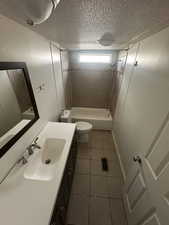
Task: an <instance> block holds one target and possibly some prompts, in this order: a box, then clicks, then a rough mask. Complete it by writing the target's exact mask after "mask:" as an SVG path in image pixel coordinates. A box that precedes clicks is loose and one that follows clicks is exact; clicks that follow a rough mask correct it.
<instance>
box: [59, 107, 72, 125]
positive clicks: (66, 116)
mask: <svg viewBox="0 0 169 225" xmlns="http://www.w3.org/2000/svg"><path fill="white" fill-rule="evenodd" d="M60 121H61V122H64V123H71V122H72V120H71V110H64V111H63V112H62V113H61V116H60Z"/></svg>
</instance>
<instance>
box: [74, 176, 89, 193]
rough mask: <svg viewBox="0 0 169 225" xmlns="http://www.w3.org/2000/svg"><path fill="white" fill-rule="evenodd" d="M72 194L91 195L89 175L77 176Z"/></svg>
mask: <svg viewBox="0 0 169 225" xmlns="http://www.w3.org/2000/svg"><path fill="white" fill-rule="evenodd" d="M72 193H73V194H80V195H86V196H89V194H90V177H89V175H78V174H75V176H74V179H73V185H72Z"/></svg>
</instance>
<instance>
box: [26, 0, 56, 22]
mask: <svg viewBox="0 0 169 225" xmlns="http://www.w3.org/2000/svg"><path fill="white" fill-rule="evenodd" d="M59 2H60V0H36V1H35V0H28V3H27V5H28V8H29V18H28V19H27V24H29V25H31V26H34V25H37V24H41V23H43V22H45V21H46V20H47V19H48V18H49V17H50V16H51V14H52V12H53V11H54V10H55V8H56V6H57V5H58V4H59Z"/></svg>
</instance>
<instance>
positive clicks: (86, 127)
mask: <svg viewBox="0 0 169 225" xmlns="http://www.w3.org/2000/svg"><path fill="white" fill-rule="evenodd" d="M92 127H93V126H92V124H90V123H88V122H83V121H79V122H76V128H77V130H78V131H79V132H80V133H88V132H89V131H90V130H91V129H92Z"/></svg>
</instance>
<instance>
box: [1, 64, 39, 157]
mask: <svg viewBox="0 0 169 225" xmlns="http://www.w3.org/2000/svg"><path fill="white" fill-rule="evenodd" d="M15 69H22V70H23V74H24V77H25V81H26V85H27V88H28V93H29V96H30V99H31V103H32V107H33V110H34V113H35V118H34V119H33V120H31V121H30V122H29V123H28V124H27V125H26V126H24V127H23V128H22V129H21V130H20V131H19V132H18V133H17V134H16V135H15V136H14V137H12V138H11V139H10V140H9V141H8V142H7V143H6V144H5V145H4V146H3V147H2V148H0V158H2V157H3V156H4V154H5V153H6V152H7V151H8V150H9V149H10V148H11V147H12V146H13V145H14V144H15V143H16V142H17V141H18V140H19V139H20V138H21V136H22V135H23V134H25V132H26V131H27V130H28V129H29V128H30V127H31V126H32V125H33V124H34V123H35V122H36V121H37V120H38V119H39V113H38V109H37V105H36V101H35V97H34V93H33V88H32V84H31V81H30V77H29V73H28V69H27V66H26V63H25V62H0V71H1V70H15Z"/></svg>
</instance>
